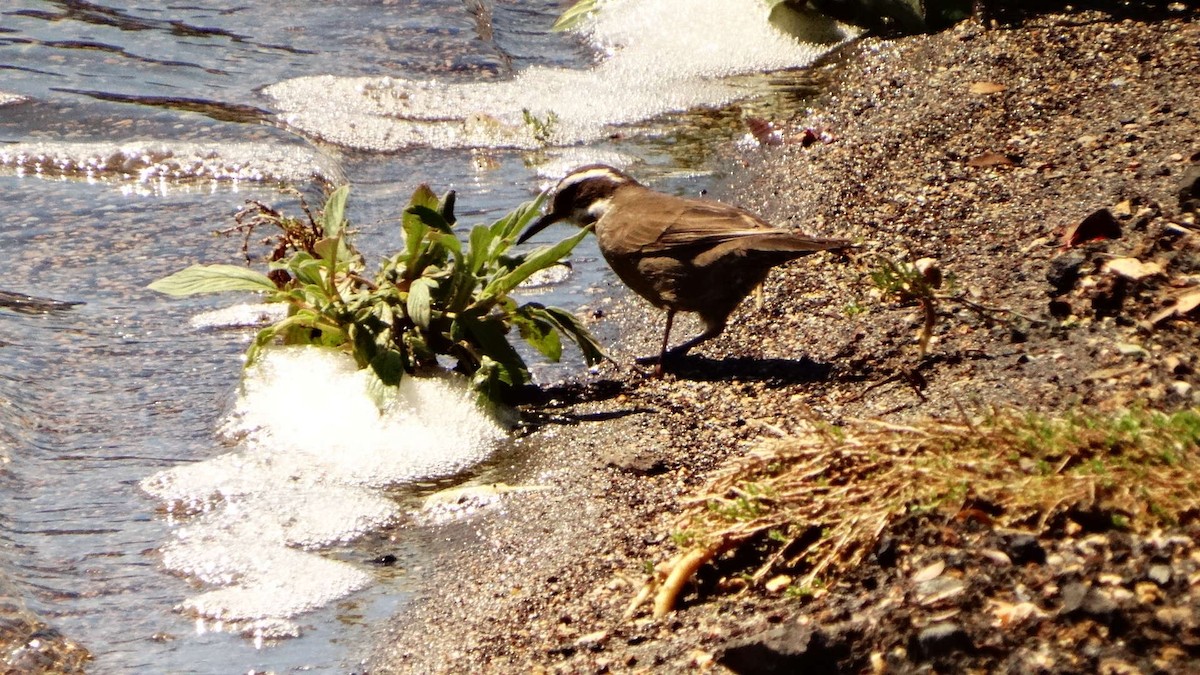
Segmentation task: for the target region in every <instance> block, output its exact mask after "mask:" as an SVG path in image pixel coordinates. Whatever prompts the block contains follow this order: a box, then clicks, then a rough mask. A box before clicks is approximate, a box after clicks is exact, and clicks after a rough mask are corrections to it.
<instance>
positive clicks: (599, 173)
mask: <svg viewBox="0 0 1200 675" xmlns="http://www.w3.org/2000/svg"><path fill="white" fill-rule="evenodd" d="M592 178H607V179H608V180H610V181H612V182H613V183H628V182H629V179H628V178H625V177H624V176H622V175H620V174H618V173H616V172H615V171H613V170H612V169H608V168H604V167H597V168H595V169H588V170H587V171H581V172H579V173H573V174H570V175H569V176H567V177H565V178H563V179H562V182H560V183H559V184H558V189H559V190H562V189H563V188H566V187H570V186H572V185H575V184H576V183H580V182H582V181H585V180H589V179H592Z"/></svg>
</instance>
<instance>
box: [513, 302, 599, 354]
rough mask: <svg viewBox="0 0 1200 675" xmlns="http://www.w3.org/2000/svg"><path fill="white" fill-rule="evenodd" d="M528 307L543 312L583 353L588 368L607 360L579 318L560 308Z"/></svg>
mask: <svg viewBox="0 0 1200 675" xmlns="http://www.w3.org/2000/svg"><path fill="white" fill-rule="evenodd" d="M529 305H532V306H534V307H536V308H537V309H540V310H541V311H542V312H544V313H545V315H546V316H547V317H548V318H549V319H550V320H551V321H553V322H554V324H555V325H556V326H557V327H558V329H559V330H560V331H562V333H563V334H564V335H566V336H567V337H568V338H570V339H571V341H572V342H574V343H575V344H576V345H578V346H579V351H581V352H583V359H584V361H586V362H587V364H588V365H589V366H592V365H595V364H597V363H600V362H601V361H604V360H606V359H609V356H608V354H605V353H604V348H603V347H601V346H600V343H599V342H597V341H596V338H595V337H594V336H592V333H591V331H589V330H588V329H587V326H584V325H583V322H582V321H580V320H579V317H577V316H575V315H574V314H572V313H570V312H568V311H567V310H565V309H562V308H560V307H542V306H541V305H537V304H536V303H529ZM609 360H610V359H609Z"/></svg>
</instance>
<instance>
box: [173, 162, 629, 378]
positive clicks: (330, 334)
mask: <svg viewBox="0 0 1200 675" xmlns="http://www.w3.org/2000/svg"><path fill="white" fill-rule="evenodd" d="M348 192H349V190H348V188H346V187H342V188H339V189H338V190H336V191H335V192H334V193H333V194H332V195H330V197H329V198H328V200H327V201H326V203H325V208H324V209H323V210H322V212H321V213H320V214H319V215H316V216H314V215H313V214H312V212H311V211H310V210H309V209H308V207H307V205H305V204H304V202H303V200H301V207H302V210H303V212H304V215H305V218H304V219H301V218H295V217H292V216H288V215H285V214H282V213H280V212H279V211H276V210H275V209H272V208H270V207H268V206H266V205H264V204H261V203H258V202H250V203H249V204H250V206H249V207H248V208H247V209H245V210H243V211H242V212H241V213H239V214H238V218H237V222H238V226H237V227H235V228H232V229H233V230H239V231H242V232H243V233H244V235H245V237H246V241H247V242H248V241H249V238H250V236H251V233H252V232H253V231H254V230H255V228H257V227H262V226H266V227H271V228H274V229H276V230H278V234H277V235H275V238H274V243H275V247H274V249H273V251H272V252H271V254H270V255H269V272H268V274H262V273H260V272H257V271H254V270H252V269H248V268H245V267H239V266H236V265H195V266H192V267H189V268H187V269H185V270H182V271H179V272H176V273H175V274H172V275H170V276H168V277H165V278H163V279H160V280H158V281H156V282H154V283H152V284H150V288H151V289H154V290H156V291H160V292H162V293H167V294H169V295H175V296H183V295H191V294H194V293H211V292H220V291H258V292H263V293H265V294H266V295H267V300H268V301H269V302H284V303H287V304H288V314H287V316H286V317H285V318H284V319H282V320H280V321H278V322H276V323H274V324H272V325H270V326H267V327H266V328H263V329H262V330H260V331H259V333H258V335H257V336H256V338H255V340H254V341H253V343H252V344H251V346H250V348H249V350H248V352H247V365H249V364H251V363H253V362H254V360H255V359H256V358H257V356H258V355H259V353H260V352H261V350H262V349H263V348H264V347H266V346H268V345H270V344H273V343H275V342H277V341H280V340H281V341H282V342H283V343H284V344H312V345H322V346H327V347H333V348H337V349H341V350H343V351H346V352H348V353H350V354H351V355H353V356H354V358H355V360H356V361H357V363H358V365H359V367H360V368H370V369H371V370H372V371H373V372H374V374H375V375H376V376H377V377H378V379H379V380H380V381H381V382H382V383H383V384H387V385H394V384H396V383H398V382H399V381H400V379H401V378H402V377H403V376H404V375H405V374H406V373H408V374H414V373H421V372H423V371H425V372H427V371H431V370H433V369H435V368H438V367H440V364H439V357H440V356H448V357H451V358H453V359H454V360H455V366H454V368H455V370H457V371H459V372H461V373H463V374H464V375H468V376H470V377H472V378H473V380H474V383H475V385H476V387H477V388H478V389H479V390H480V391H481V392H483V393H484V394H485V395H487V396H488V398H490V399H493V400H501V399H503V398H504V396H505V395H506V394H508V393H509V392H511V391H512V390H513V388H514V387H517V386H520V385H522V384H524V383H526V382H528V381H529V370H528V368H527V367H526V365H525V361H524V359H523V358H522V357H521V355H520V353H519V352H518V351H517V350H516V348H515V347H514V346H513V345H512V344H511V343H510V342H509V339H508V338H509V333H510V332H511V330H512V328H513V327H516V329H517V331H518V333H519V334H520V336H521V337H522V338H524V339H525V341H526V342H528V343H529V344H530V345H532V346H533V347H534V348H535V349H536V350H537V351H538V352H540V353H541V354H543V355H545V356H546V357H547V358H549V359H551V360H555V361H557V360H558V359H559V358H560V357H561V355H562V348H563V345H562V338H563V337H565V338H567V339H568V340H570V341H572V342H574V343H575V344H576V345H578V346H579V348H580V350H581V352H582V353H583V357H584V359H585V361H587V363H588V364H594V363H597V362H599V361H600V360H602V359H603V358H605V356H604V353H603V351H602V350H601V348H600V346H599V344H598V343H597V342H596V340H595V339H594V338H593V337H592V336H591V334H590V333H589V332H588V330H587V328H585V327H584V325H583V324H582V323H581V322H580V321H579V320H578V319H577V318H576V317H575V316H574V315H573V314H571V313H570V312H568V311H566V310H564V309H560V308H558V307H546V306H543V305H541V304H538V303H534V302H526V303H524V304H521V305H518V304H517V303H516V301H515V300H513V299H512V298H511V297H510V295H509V294H510V293H511V292H512V291H513V290H514V289H515V288H516V287H517V286H518V285H519V284H520V283H521V282H523V281H525V280H526V279H528V278H529V277H530V276H531V275H532V274H534V273H535V272H537V271H539V270H542V269H545V268H547V267H550V266H552V265H555V264H557V263H558V261H559V259H561V258H562V257H563V256H565V255H567V254H568V253H569V252H570V251H571V249H572V248H574V246H575V244H577V243H578V242H579V241H580V240H581V239H582V238H583V237H584V235H586V233H587V230H586V229H585V230H581V231H580V232H579V233H577V234H575V235H573V236H571V237H568V238H567V239H564V240H563V241H560V242H559V243H557V244H555V245H553V246H549V247H543V248H539V249H536V250H534V251H531V252H529V253H525V254H515V255H514V254H511V253H510V252H509V249H510V248H511V247H512V246H513V244H514V243H515V241H516V239H517V236H518V234H519V233H520V232H521V230H522V229H523V228H524V227H525V226H526V225H527V224H528V223H529V222H530V221H531V220H532V219H533V218H534V216H536V215H537V213H538V210H539V209H540V207H541V205H542V202H543V201H544V199H545V195H542V196H540V197H538V198H537V199H535V200H533V201H531V202H528V203H526V204H523V205H521V206H520V207H518V208H517V209H516V210H514V211H513V212H511V213H509V214H508V215H506V216H504V217H503V218H501V219H500V220H497V221H496V222H494V223H492V224H491V225H476V226H475V227H473V228H471V229H470V230H469V231H467V232H466V242H465V243H464V241H462V240H461V239H460V238H459V234H458V231H457V230H456V227H455V226H456V220H455V216H454V193H453V192H450V193H447V194H446V195H445V196H444V197H443V198H441V199H438V197H437V195H435V194H434V193H433V191H432V190H430V189H429V187H427V186H424V185H422V186H421V187H419V188H417V190H416V191H415V192H414V193H413V196H412V200H411V201H410V202H409V205H408V207H407V208H406V209H405V210H404V213H403V216H402V218H401V227H400V234H401V237H400V240H401V248H400V250H399V251H398V252H397V253H395V254H394V255H392V256H391V257H389V258H385V259H384V260H383V262H382V264H381V265H380V267H379V270H378V271H377V272H376V273H375V275H374V278H373V279H368V278H367V277H365V276H364V274H365V271H366V264H365V262H364V259H363V256H362V254H361V253H359V252H358V250H357V249H355V248H354V246H353V245H352V243H351V242H350V232H349V230H348V227H347V223H346V219H345V207H346V198H347V195H348ZM245 248H246V246H244V247H243V250H245Z"/></svg>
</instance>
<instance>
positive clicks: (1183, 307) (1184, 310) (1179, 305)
mask: <svg viewBox="0 0 1200 675" xmlns="http://www.w3.org/2000/svg"><path fill="white" fill-rule="evenodd" d="M1197 307H1200V289H1196V290H1192V291H1188V292H1187V293H1184V294H1183V295H1181V296H1179V298H1178V299H1176V300H1175V304H1173V305H1171V306H1170V307H1167V308H1166V309H1164V310H1161V311H1159V312H1156V313H1155V314H1154V316H1152V317H1150V323H1151V324H1152V325H1153V324H1158V323H1162V322H1163V321H1165V320H1167V319H1169V318H1171V317H1173V316H1183V315H1184V314H1188V313H1190V312H1191V311H1192V310H1194V309H1196V308H1197Z"/></svg>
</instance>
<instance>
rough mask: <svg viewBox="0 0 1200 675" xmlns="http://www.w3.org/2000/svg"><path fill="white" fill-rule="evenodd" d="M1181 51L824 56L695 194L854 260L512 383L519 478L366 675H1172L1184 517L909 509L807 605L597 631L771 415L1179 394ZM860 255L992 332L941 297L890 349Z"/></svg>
mask: <svg viewBox="0 0 1200 675" xmlns="http://www.w3.org/2000/svg"><path fill="white" fill-rule="evenodd" d="M1197 44H1200V25H1197V23H1196V17H1195V16H1194V15H1191V14H1186V13H1184V12H1183V11H1182V10H1179V11H1178V12H1176V13H1174V14H1172V12H1171V11H1167V12H1165V13H1164V14H1159V15H1156V16H1135V17H1133V18H1128V17H1113V16H1110V15H1106V14H1103V13H1087V12H1085V13H1069V14H1047V15H1038V16H1027V17H1023V19H1022V22H1021V25H1019V26H1016V27H1011V26H1009V27H1001V28H997V29H990V30H985V29H983V28H982V27H981V26H980V24H979V23H978V22H975V21H968V22H964V23H962V24H960V25H958V26H956V27H954V28H952V29H950V30H948V31H945V32H943V33H939V34H935V35H922V36H914V37H906V38H902V39H897V40H894V41H885V40H879V39H869V40H865V41H861V42H859V43H856V44H853V45H851V46H849V47H847V49H846V50H844V54H843V55H842V58H839V59H837V60H836V62H833V63H830V64H828V65H825V66H823V67H822V68H821V69H820V70H821V73H822V74H823V75H824V76H826V77H827V78H828V79H829V80H830V88H829V93H828V94H827V95H826V96H824V97H823V98H822V99H821V100H819V101H817V102H816V103H815V104H814V105H813V107H812V109H811V110H808V111H803V112H799V113H798V114H797V116H796V118H795V119H793V120H790V121H787V122H786V123H785V124H782V125H781V127H782V131H783V143H782V144H780V145H773V146H765V147H764V148H763V149H762V150H761V153H760V154H756V155H755V156H753V157H750V156H745V155H740V156H738V157H737V158H736V159H735V169H734V170H733V171H732V172H731V173H732V178H731V180H730V182H729V193H728V195H727V200H728V201H734V202H737V203H740V204H741V205H743V206H745V207H747V208H749V209H751V210H754V211H757V212H759V213H761V214H763V215H764V216H766V217H767V218H768V219H771V220H773V221H774V222H777V223H780V224H787V225H790V226H793V227H797V228H800V229H803V230H805V231H807V232H810V233H813V234H819V235H826V236H843V237H849V238H853V239H856V240H858V241H861V242H862V247H861V248H860V249H859V250H858V251H856V252H855V253H853V254H851V255H850V256H849V257H847V258H838V257H836V256H830V255H824V254H822V255H819V256H813V257H810V258H806V259H803V260H800V261H798V262H795V263H791V264H789V265H787V266H785V267H782V268H779V269H778V270H776V271H775V272H774V273H773V274H772V276H771V277H770V279H769V280H768V282H767V283H766V284H765V288H764V300H763V302H762V303H761V306H759V304H758V303H756V302H755V301H754V300H750V301H748V302H746V303H745V304H744V305H743V306H742V307H741V308H740V309H739V311H738V312H737V313H736V314H735V316H734V318H733V322H732V324H731V328H730V330H729V331H728V332H727V333H726V334H725V335H723V336H722V337H721V338H719V339H717V340H714V341H712V342H710V343H708V344H706V345H703V346H702V347H701V348H699V349H697V350H696V352H695V354H694V355H693V356H691V357H689V358H687V359H686V360H684V361H683V362H682V363H680V364H679V365H678V367H677V369H676V371H675V372H674V373H672V374H669V375H668V376H666V377H664V378H662V379H651V378H648V377H645V375H644V374H643V373H640V372H638V371H637V370H636V369H632V368H631V367H629V366H627V365H626V366H620V367H617V366H610V367H606V368H603V369H601V370H600V372H599V373H595V374H593V375H591V376H589V377H587V378H585V379H581V380H580V381H578V382H569V383H564V384H562V385H559V386H556V387H549V388H546V389H544V390H543V391H542V392H541V394H540V395H538V397H537V400H535V401H533V402H532V403H530V404H529V405H527V406H525V408H524V410H523V412H524V413H525V415H526V418H527V419H528V420H530V424H531V433H530V434H529V436H527V437H526V439H525V440H524V443H526V444H528V445H529V446H530V447H529V449H528V451H527V452H524V453H522V458H521V459H520V461H519V462H517V463H516V466H515V468H514V469H513V472H514V473H513V475H511V476H508V477H507V478H506V479H507V480H508V482H510V483H512V482H520V483H527V484H537V485H543V486H548V487H549V488H550V489H548V490H544V491H538V492H526V493H521V494H519V495H512V496H510V497H507V498H505V499H503V500H502V501H501V503H500V505H499V506H498V507H496V508H492V509H488V510H481V511H480V512H479V513H477V514H476V515H475V516H473V517H472V518H471V520H469V521H467V522H466V523H464V524H463V525H460V526H458V527H454V528H451V529H450V530H448V531H447V533H446V534H445V536H446V537H447V538H450V539H452V540H453V542H454V546H452V547H449V548H450V550H448V551H447V553H446V554H445V555H444V556H443V557H442V558H441V559H439V560H438V561H437V563H436V564H435V565H434V566H433V567H432V569H431V570H430V571H428V572H427V573H426V574H425V577H424V581H423V588H424V592H423V593H422V595H421V599H420V600H419V601H418V602H416V603H415V604H414V606H412V607H410V608H408V609H406V610H405V611H404V612H403V613H402V615H401V616H399V617H398V618H397V619H396V620H395V622H394V623H393V625H392V626H391V627H390V628H389V630H388V632H387V634H386V635H384V636H382V638H381V647H380V649H379V651H378V653H377V654H376V655H375V656H374V657H373V659H372V660H371V661H370V662H368V664H367V665H366V669H367V670H369V671H370V672H414V673H415V672H420V673H434V672H442V673H461V672H496V673H507V672H610V671H622V672H638V671H640V672H677V671H687V670H691V669H710V670H712V671H715V672H723V671H725V670H732V671H735V672H864V671H865V672H971V671H975V672H997V671H1003V672H1021V673H1027V672H1048V673H1058V672H1062V673H1067V672H1072V673H1074V672H1110V673H1135V672H1145V673H1151V672H1164V673H1165V672H1171V673H1178V672H1189V671H1191V672H1200V546H1198V545H1197V543H1196V542H1197V538H1198V535H1200V524H1198V523H1197V518H1196V516H1197V515H1198V514H1184V516H1185V517H1184V518H1183V519H1182V522H1181V524H1180V526H1179V527H1178V529H1177V530H1175V531H1170V532H1154V533H1142V534H1133V533H1129V532H1122V531H1118V530H1113V529H1111V528H1110V527H1108V525H1109V524H1111V522H1112V521H1111V519H1110V518H1107V517H1105V514H1097V513H1096V512H1095V509H1094V508H1093V506H1092V505H1089V504H1064V505H1061V508H1060V509H1059V510H1058V511H1057V512H1056V515H1055V517H1054V518H1050V519H1048V520H1047V521H1046V523H1045V525H1044V527H1041V528H1039V529H1037V530H1031V531H1023V532H1021V531H1007V530H999V529H995V528H991V527H987V526H984V525H982V524H980V523H979V522H976V521H973V520H971V519H967V520H964V521H958V520H951V521H946V520H945V519H944V518H936V517H933V516H925V517H912V518H910V519H908V520H904V521H902V522H900V523H898V524H896V525H894V526H892V527H890V528H889V529H888V530H887V531H886V532H885V533H884V535H883V537H882V539H881V541H880V543H879V545H878V547H877V549H876V550H875V552H874V554H873V555H872V556H871V557H870V559H869V560H868V561H867V562H866V563H864V564H863V565H861V566H859V567H858V568H856V569H855V570H853V571H852V572H851V573H849V574H848V575H845V576H843V577H841V578H836V579H831V580H830V583H829V586H828V588H827V589H825V590H824V591H823V592H821V593H818V594H816V595H815V596H812V597H809V598H804V599H801V598H789V597H783V596H771V595H770V594H768V593H765V592H746V593H740V594H721V593H714V592H704V593H697V592H692V593H690V594H689V595H687V596H685V598H684V602H683V604H682V606H681V607H679V608H678V609H677V610H676V611H675V612H674V613H672V614H670V615H669V616H667V617H666V618H664V619H660V620H654V619H651V618H649V617H648V616H646V615H645V613H639V614H635V615H634V616H633V617H631V618H628V619H623V618H622V615H623V613H624V612H625V610H626V607H627V605H628V603H629V601H630V599H631V598H632V597H633V596H634V594H635V593H636V591H637V589H638V587H639V586H640V585H641V583H642V580H643V579H644V573H645V572H644V571H645V568H646V565H647V563H648V562H654V561H659V560H663V559H665V558H667V557H668V556H669V555H670V554H671V552H672V550H673V549H672V546H671V543H670V541H669V537H668V535H669V534H670V532H671V520H672V515H673V514H674V513H676V512H677V510H678V508H679V503H680V500H681V499H685V498H686V497H687V496H689V495H691V494H693V493H695V491H697V490H698V489H700V487H701V486H702V485H703V482H704V480H705V477H706V476H707V475H708V474H709V473H710V472H711V471H712V470H713V469H714V468H716V467H718V466H720V465H721V463H722V461H723V460H724V459H726V458H727V457H730V456H731V455H734V454H737V453H743V452H745V451H746V450H747V449H748V448H750V447H753V445H754V444H755V443H756V442H758V441H760V440H761V439H763V438H765V437H769V436H773V435H777V434H779V433H787V432H788V431H789V430H791V429H794V428H795V427H796V424H797V420H798V419H800V418H802V417H805V416H812V415H815V416H817V417H819V418H821V419H824V420H828V421H830V422H832V423H837V422H839V421H840V420H844V419H846V418H852V417H858V418H864V417H879V418H883V419H887V420H892V421H911V420H917V419H920V418H922V417H926V416H939V415H943V416H958V415H960V414H961V413H960V410H979V409H982V408H984V407H986V406H991V405H1002V406H1004V405H1008V406H1018V407H1021V408H1025V409H1033V410H1037V411H1040V412H1044V413H1061V412H1065V411H1068V410H1071V409H1075V408H1078V407H1081V406H1084V407H1088V408H1090V409H1099V410H1109V409H1117V408H1121V407H1124V406H1129V405H1133V404H1139V403H1140V404H1145V405H1149V406H1153V407H1158V408H1163V409H1178V408H1182V407H1189V406H1195V405H1197V403H1198V402H1200V395H1198V393H1197V392H1198V391H1200V378H1198V377H1197V375H1196V369H1197V368H1200V350H1198V349H1197V347H1196V345H1197V344H1200V329H1198V320H1200V316H1198V314H1200V310H1192V311H1191V312H1190V313H1183V314H1182V315H1181V314H1180V312H1182V310H1184V309H1185V308H1186V304H1182V303H1186V302H1187V299H1186V298H1187V297H1188V293H1189V292H1190V290H1195V289H1196V287H1197V283H1198V279H1197V275H1200V255H1198V254H1197V251H1198V248H1200V235H1198V234H1197V230H1198V229H1200V228H1198V227H1197V223H1196V218H1197V216H1196V200H1197V199H1200V187H1198V186H1197V185H1196V184H1195V181H1196V180H1197V174H1198V171H1197V169H1196V166H1197V164H1198V163H1200V86H1197V85H1198V83H1200V49H1197V48H1196V45H1197ZM806 130H810V131H811V133H809V131H806ZM1105 210H1106V212H1107V213H1105V212H1104V211H1105ZM1092 214H1096V215H1095V216H1094V217H1093V218H1092V219H1090V221H1089V224H1088V225H1086V226H1084V227H1081V228H1080V229H1079V230H1078V231H1076V232H1074V234H1071V232H1072V228H1073V227H1074V226H1076V225H1078V224H1080V223H1081V222H1083V221H1084V220H1085V219H1087V217H1088V216H1090V215H1092ZM1105 232H1108V233H1109V234H1108V235H1104V234H1103V233H1105ZM1118 232H1119V237H1118V238H1111V235H1112V234H1115V233H1118ZM1072 236H1073V237H1074V238H1075V239H1076V240H1077V241H1076V242H1075V243H1076V244H1077V245H1075V246H1073V247H1071V248H1067V247H1065V246H1064V243H1063V242H1064V237H1072ZM1097 237H1099V238H1097ZM1093 239H1095V240H1093ZM877 256H883V257H886V258H890V259H893V260H901V259H909V260H911V259H916V258H921V257H930V258H934V259H936V260H937V261H938V266H939V268H940V269H941V270H942V272H943V273H944V274H946V275H953V278H954V284H955V285H954V288H955V289H957V290H956V291H955V292H960V293H963V294H965V296H964V297H965V298H966V299H968V300H970V301H972V302H974V303H976V304H979V305H983V306H986V307H990V308H1004V309H1007V310H1011V312H1013V313H1007V312H999V311H989V312H985V313H984V315H980V314H979V313H977V312H976V311H974V310H972V309H971V308H970V307H968V306H966V305H964V304H961V303H954V302H944V303H942V305H941V307H940V312H941V314H940V317H939V320H938V322H937V324H936V327H935V331H934V340H933V343H932V344H931V346H930V350H929V354H928V356H927V357H926V358H924V359H921V358H919V357H918V355H917V353H916V345H915V335H916V333H917V331H918V329H919V328H920V325H921V319H920V316H919V313H918V312H917V311H916V310H915V308H913V307H904V306H901V305H900V304H898V303H895V302H892V301H891V300H890V299H887V298H879V297H875V296H874V295H873V294H872V292H871V291H870V289H871V284H870V283H869V280H868V274H869V270H870V269H871V268H872V267H873V266H874V265H876V264H877V261H878V260H879V258H878V257H877ZM1116 259H1135V260H1136V261H1138V264H1137V265H1133V266H1132V268H1131V267H1129V263H1124V264H1118V265H1116V266H1113V265H1112V263H1111V261H1113V260H1116ZM1155 266H1157V267H1155ZM1122 270H1124V273H1122ZM1173 303H1181V304H1180V305H1179V306H1177V305H1175V304H1173ZM619 304H620V307H619V308H618V309H616V310H615V311H609V312H607V314H606V315H604V316H603V317H602V318H598V319H597V328H598V330H599V331H600V332H601V334H613V333H616V332H619V334H620V340H619V342H617V343H616V344H615V345H614V351H615V352H616V356H617V357H618V361H620V362H622V363H626V364H627V363H629V361H630V359H631V356H632V355H633V354H640V353H647V352H653V351H654V350H655V345H656V344H657V339H658V337H659V334H658V331H659V330H661V328H660V326H661V321H662V316H661V315H660V314H659V313H657V312H653V311H651V310H650V308H648V307H646V306H645V304H644V303H641V302H640V301H638V300H637V299H630V300H627V301H623V302H621V303H619ZM679 334H680V335H682V330H681V331H680V333H679ZM403 535H404V533H403V532H401V533H399V534H398V536H403Z"/></svg>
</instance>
